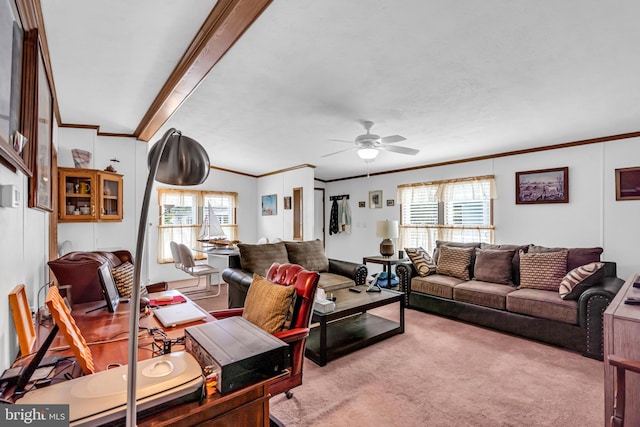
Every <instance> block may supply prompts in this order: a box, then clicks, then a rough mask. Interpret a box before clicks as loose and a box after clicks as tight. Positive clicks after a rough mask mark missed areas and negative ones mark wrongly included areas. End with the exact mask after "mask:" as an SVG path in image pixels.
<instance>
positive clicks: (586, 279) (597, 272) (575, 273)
mask: <svg viewBox="0 0 640 427" xmlns="http://www.w3.org/2000/svg"><path fill="white" fill-rule="evenodd" d="M603 267H604V264H603V263H601V262H592V263H589V264H585V265H581V266H580V267H577V268H574V269H573V270H571V271H570V272H568V273H567V275H566V276H564V279H562V282H560V288H559V289H558V292H560V297H561V298H562V299H567V300H577V299H578V297H579V296H580V294H581V293H582V292H584V291H585V290H586V289H587V288H588V287H589V286H592V285H594V284H595V283H597V282H598V281H599V280H600V279H602V278H603V277H604V273H605V271H604V268H603Z"/></svg>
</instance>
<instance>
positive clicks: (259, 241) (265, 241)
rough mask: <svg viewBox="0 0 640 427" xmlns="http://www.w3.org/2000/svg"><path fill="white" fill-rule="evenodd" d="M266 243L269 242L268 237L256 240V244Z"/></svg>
mask: <svg viewBox="0 0 640 427" xmlns="http://www.w3.org/2000/svg"><path fill="white" fill-rule="evenodd" d="M265 243H269V239H267V238H266V237H261V238H259V239H258V241H257V242H256V245H264V244H265Z"/></svg>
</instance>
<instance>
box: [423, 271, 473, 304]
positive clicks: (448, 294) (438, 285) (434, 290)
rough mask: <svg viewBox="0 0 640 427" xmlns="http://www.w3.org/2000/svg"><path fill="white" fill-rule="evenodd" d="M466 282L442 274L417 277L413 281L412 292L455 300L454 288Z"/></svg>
mask: <svg viewBox="0 0 640 427" xmlns="http://www.w3.org/2000/svg"><path fill="white" fill-rule="evenodd" d="M463 282H465V281H464V280H462V279H458V278H457V277H451V276H444V275H442V274H430V275H429V276H426V277H420V276H415V277H413V278H412V279H411V291H412V292H414V291H415V292H420V293H423V294H427V295H434V296H437V297H442V298H448V299H452V298H453V287H454V286H456V285H459V284H460V283H463Z"/></svg>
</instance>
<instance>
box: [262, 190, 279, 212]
mask: <svg viewBox="0 0 640 427" xmlns="http://www.w3.org/2000/svg"><path fill="white" fill-rule="evenodd" d="M277 214H278V198H277V195H276V194H269V195H268V196H262V216H268V215H277Z"/></svg>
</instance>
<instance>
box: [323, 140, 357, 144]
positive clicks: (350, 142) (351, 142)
mask: <svg viewBox="0 0 640 427" xmlns="http://www.w3.org/2000/svg"><path fill="white" fill-rule="evenodd" d="M329 141H337V142H348V143H349V144H353V141H345V140H344V139H330V140H329Z"/></svg>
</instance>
